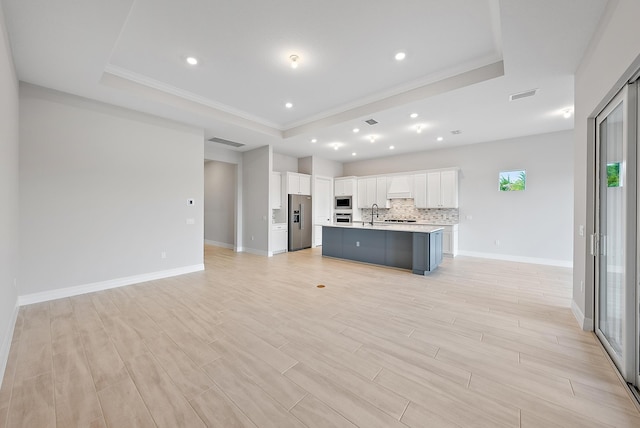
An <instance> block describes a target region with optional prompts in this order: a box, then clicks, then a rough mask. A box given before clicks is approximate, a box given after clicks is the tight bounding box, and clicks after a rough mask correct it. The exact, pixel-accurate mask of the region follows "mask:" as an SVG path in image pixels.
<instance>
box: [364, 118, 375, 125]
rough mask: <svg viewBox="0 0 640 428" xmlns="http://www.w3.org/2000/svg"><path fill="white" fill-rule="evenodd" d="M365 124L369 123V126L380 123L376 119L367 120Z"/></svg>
mask: <svg viewBox="0 0 640 428" xmlns="http://www.w3.org/2000/svg"><path fill="white" fill-rule="evenodd" d="M365 122H367V123H368V124H369V125H375V124H376V123H378V121H377V120H375V119H369V120H365Z"/></svg>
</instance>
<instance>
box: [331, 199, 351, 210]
mask: <svg viewBox="0 0 640 428" xmlns="http://www.w3.org/2000/svg"><path fill="white" fill-rule="evenodd" d="M334 208H335V209H337V210H350V209H351V208H352V207H351V196H336V202H335V206H334Z"/></svg>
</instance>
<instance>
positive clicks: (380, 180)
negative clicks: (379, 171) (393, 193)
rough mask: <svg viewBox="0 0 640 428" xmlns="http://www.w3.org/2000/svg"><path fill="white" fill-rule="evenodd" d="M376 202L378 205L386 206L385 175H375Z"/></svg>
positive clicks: (387, 203)
mask: <svg viewBox="0 0 640 428" xmlns="http://www.w3.org/2000/svg"><path fill="white" fill-rule="evenodd" d="M376 204H378V206H379V207H381V208H384V207H388V205H389V200H388V199H387V177H376Z"/></svg>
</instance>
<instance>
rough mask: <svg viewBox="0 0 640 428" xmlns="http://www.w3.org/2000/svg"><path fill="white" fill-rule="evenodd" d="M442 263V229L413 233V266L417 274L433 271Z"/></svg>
mask: <svg viewBox="0 0 640 428" xmlns="http://www.w3.org/2000/svg"><path fill="white" fill-rule="evenodd" d="M440 263H442V231H441V230H439V231H437V232H431V233H414V234H413V266H412V271H413V273H415V274H417V275H426V274H428V273H430V272H433V271H434V270H435V269H436V268H437V267H438V266H440Z"/></svg>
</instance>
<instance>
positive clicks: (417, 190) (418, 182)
mask: <svg viewBox="0 0 640 428" xmlns="http://www.w3.org/2000/svg"><path fill="white" fill-rule="evenodd" d="M413 203H414V204H415V206H416V208H427V173H426V172H421V173H419V174H413Z"/></svg>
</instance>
